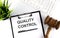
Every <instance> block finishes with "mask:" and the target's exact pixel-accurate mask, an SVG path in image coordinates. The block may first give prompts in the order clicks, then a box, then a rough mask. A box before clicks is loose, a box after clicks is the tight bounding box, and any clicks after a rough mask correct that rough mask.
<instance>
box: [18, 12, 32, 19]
mask: <svg viewBox="0 0 60 38" xmlns="http://www.w3.org/2000/svg"><path fill="white" fill-rule="evenodd" d="M31 16H32V13H31V14H30V15H28V16H23V17H21V16H18V19H21V18H26V17H31Z"/></svg>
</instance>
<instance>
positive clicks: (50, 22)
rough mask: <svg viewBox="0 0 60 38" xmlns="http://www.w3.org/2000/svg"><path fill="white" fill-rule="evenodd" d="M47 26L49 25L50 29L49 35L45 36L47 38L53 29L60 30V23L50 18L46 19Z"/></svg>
mask: <svg viewBox="0 0 60 38" xmlns="http://www.w3.org/2000/svg"><path fill="white" fill-rule="evenodd" d="M44 23H45V24H47V25H48V26H49V27H48V30H47V33H46V35H45V38H48V35H49V33H50V31H51V28H55V29H58V28H59V25H60V21H57V20H55V19H53V18H51V17H49V16H47V17H46V18H45V21H44Z"/></svg>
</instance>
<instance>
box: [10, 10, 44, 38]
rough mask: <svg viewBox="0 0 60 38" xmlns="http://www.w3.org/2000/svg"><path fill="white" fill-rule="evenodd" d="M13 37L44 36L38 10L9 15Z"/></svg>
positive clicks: (34, 37)
mask: <svg viewBox="0 0 60 38" xmlns="http://www.w3.org/2000/svg"><path fill="white" fill-rule="evenodd" d="M10 23H11V30H12V36H13V38H44V36H45V32H44V27H43V21H42V17H41V13H40V11H35V12H30V13H24V14H20V15H15V16H11V18H10Z"/></svg>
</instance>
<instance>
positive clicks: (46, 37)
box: [44, 27, 51, 38]
mask: <svg viewBox="0 0 60 38" xmlns="http://www.w3.org/2000/svg"><path fill="white" fill-rule="evenodd" d="M50 31H51V27H48V30H47V33H46V35H45V37H44V38H48V36H49V33H50Z"/></svg>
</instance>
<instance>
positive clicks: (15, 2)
mask: <svg viewBox="0 0 60 38" xmlns="http://www.w3.org/2000/svg"><path fill="white" fill-rule="evenodd" d="M38 1H39V0H38ZM41 1H42V0H41ZM9 3H11V7H10V9H13V12H12V13H11V15H16V14H21V13H27V12H31V11H35V10H41V13H42V17H43V20H44V18H45V17H46V16H47V15H50V16H51V17H53V18H55V19H58V20H60V0H56V2H55V5H54V8H53V9H52V10H51V11H49V12H48V11H46V9H44V8H43V7H45V3H43V5H44V6H42V7H41V8H40V4H42V3H36V1H35V3H36V4H35V3H33V5H31V4H30V3H28V4H27V3H26V2H24V0H9ZM37 4H39V5H37ZM48 6H49V5H48ZM44 16H45V17H44ZM8 21H9V20H8ZM0 22H1V23H0V24H2V25H0V38H8V37H9V38H12V35H11V29H10V28H11V27H10V22H8V23H5V22H7V20H6V21H5V22H4V23H5V24H3V22H2V21H0ZM44 27H45V28H46V26H45V25H44ZM9 29H10V30H9ZM45 30H46V29H45ZM49 38H60V29H58V30H55V29H52V31H51V32H50V35H49Z"/></svg>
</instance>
